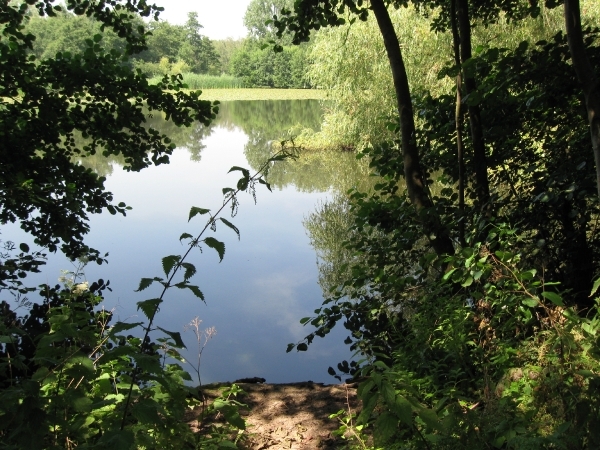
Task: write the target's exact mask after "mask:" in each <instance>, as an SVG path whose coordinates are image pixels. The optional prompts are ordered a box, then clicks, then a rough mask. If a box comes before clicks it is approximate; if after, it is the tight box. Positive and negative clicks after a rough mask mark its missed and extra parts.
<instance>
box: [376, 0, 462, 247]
mask: <svg viewBox="0 0 600 450" xmlns="http://www.w3.org/2000/svg"><path fill="white" fill-rule="evenodd" d="M371 9H372V10H373V13H374V14H375V18H376V19H377V24H378V25H379V30H380V32H381V35H382V37H383V42H384V45H385V49H386V52H387V56H388V59H389V61H390V66H391V69H392V78H393V80H394V88H395V90H396V99H397V101H398V113H399V115H400V133H401V145H402V153H403V155H404V178H405V180H406V189H407V191H408V196H409V198H410V201H411V202H412V203H413V204H414V205H415V207H416V208H417V211H421V210H423V209H429V211H425V214H422V221H423V226H424V228H425V232H426V233H427V234H433V235H435V238H434V239H433V242H432V245H433V248H434V249H435V251H436V253H437V254H452V253H454V246H453V245H452V240H451V239H450V237H449V236H448V233H447V231H446V230H445V228H444V227H443V226H442V225H441V222H440V220H439V217H438V216H437V215H436V214H435V213H434V212H433V211H432V210H431V207H432V206H433V205H432V203H431V199H430V198H429V196H428V193H427V189H426V186H425V184H424V181H423V180H424V177H423V170H422V168H421V163H420V158H419V150H418V148H417V143H416V141H415V122H414V117H413V109H412V99H411V95H410V88H409V85H408V77H407V76H406V68H405V66H404V60H403V59H402V52H401V51H400V43H399V42H398V37H397V36H396V31H395V30H394V26H393V24H392V21H391V19H390V15H389V13H388V11H387V8H386V6H385V4H384V2H383V0H371Z"/></svg>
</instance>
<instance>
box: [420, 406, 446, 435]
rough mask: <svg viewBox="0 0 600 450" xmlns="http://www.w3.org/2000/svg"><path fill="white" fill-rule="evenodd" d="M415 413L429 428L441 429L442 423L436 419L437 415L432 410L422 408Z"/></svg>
mask: <svg viewBox="0 0 600 450" xmlns="http://www.w3.org/2000/svg"><path fill="white" fill-rule="evenodd" d="M417 415H418V416H419V417H420V418H421V420H422V421H423V422H425V425H427V426H428V427H429V428H433V429H434V430H438V431H442V424H441V423H440V421H439V420H438V416H437V414H436V413H435V411H434V410H432V409H428V408H423V409H422V410H420V411H419V412H418V413H417Z"/></svg>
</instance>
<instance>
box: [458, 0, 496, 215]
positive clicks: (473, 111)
mask: <svg viewBox="0 0 600 450" xmlns="http://www.w3.org/2000/svg"><path fill="white" fill-rule="evenodd" d="M455 1H456V17H457V19H458V28H459V35H460V61H461V63H463V64H464V62H465V61H466V60H468V59H470V58H471V56H472V54H471V22H470V18H469V1H468V0H455ZM453 3H454V1H453ZM463 79H464V86H465V91H466V94H467V95H469V94H471V93H473V92H475V91H476V90H477V82H476V81H475V78H474V77H473V76H472V74H469V73H463ZM468 111H469V124H470V127H471V140H472V141H473V165H474V166H475V167H474V169H475V186H474V187H475V192H476V193H477V200H478V201H479V203H480V204H481V205H484V204H486V203H488V202H489V200H490V185H489V181H488V173H487V158H486V156H485V141H484V139H483V126H482V124H481V111H480V109H479V105H469V106H468Z"/></svg>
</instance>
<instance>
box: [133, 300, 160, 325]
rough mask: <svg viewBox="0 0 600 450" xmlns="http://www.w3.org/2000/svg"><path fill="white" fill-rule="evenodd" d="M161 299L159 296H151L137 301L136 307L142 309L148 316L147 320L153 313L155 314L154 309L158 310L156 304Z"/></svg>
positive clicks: (157, 304) (158, 303)
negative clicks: (148, 298)
mask: <svg viewBox="0 0 600 450" xmlns="http://www.w3.org/2000/svg"><path fill="white" fill-rule="evenodd" d="M162 302H163V301H162V300H161V299H160V298H152V299H150V300H143V301H141V302H137V309H138V310H140V309H141V310H142V311H143V313H144V315H145V316H146V317H147V318H148V320H151V319H152V317H154V314H156V311H158V306H159V305H160V304H161V303H162Z"/></svg>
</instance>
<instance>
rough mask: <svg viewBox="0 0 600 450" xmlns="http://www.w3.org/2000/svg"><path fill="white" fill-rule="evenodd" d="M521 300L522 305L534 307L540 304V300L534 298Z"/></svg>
mask: <svg viewBox="0 0 600 450" xmlns="http://www.w3.org/2000/svg"><path fill="white" fill-rule="evenodd" d="M521 302H522V303H523V304H524V305H526V306H529V307H530V308H535V307H536V306H538V305H539V304H540V302H539V301H537V300H536V299H535V298H524V299H523V300H522V301H521Z"/></svg>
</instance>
